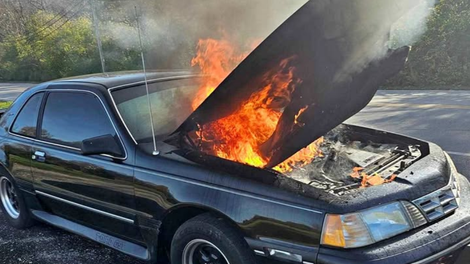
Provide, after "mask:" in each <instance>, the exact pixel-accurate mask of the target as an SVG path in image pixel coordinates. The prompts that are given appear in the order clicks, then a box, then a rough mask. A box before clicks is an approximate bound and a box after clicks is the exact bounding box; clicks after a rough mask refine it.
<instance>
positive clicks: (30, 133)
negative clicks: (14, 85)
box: [11, 93, 44, 137]
mask: <svg viewBox="0 0 470 264" xmlns="http://www.w3.org/2000/svg"><path fill="white" fill-rule="evenodd" d="M43 97H44V93H38V94H35V95H33V96H32V97H31V98H29V100H28V102H26V104H25V106H24V107H23V109H21V111H20V113H19V114H18V117H17V118H16V120H15V123H14V124H13V127H12V128H11V132H13V133H15V134H18V135H22V136H27V137H35V136H36V124H37V121H38V115H39V108H41V102H42V98H43Z"/></svg>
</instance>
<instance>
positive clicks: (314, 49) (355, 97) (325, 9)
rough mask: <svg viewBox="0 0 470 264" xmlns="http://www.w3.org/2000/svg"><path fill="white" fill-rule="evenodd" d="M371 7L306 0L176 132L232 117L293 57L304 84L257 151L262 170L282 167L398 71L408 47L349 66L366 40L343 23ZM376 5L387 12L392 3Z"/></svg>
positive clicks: (364, 102) (355, 0)
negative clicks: (360, 9) (265, 78)
mask: <svg viewBox="0 0 470 264" xmlns="http://www.w3.org/2000/svg"><path fill="white" fill-rule="evenodd" d="M370 1H371V0H350V1H328V0H316V1H309V2H307V3H306V4H305V5H304V6H303V7H302V8H300V9H299V10H298V11H297V12H296V13H295V14H294V15H292V16H291V17H290V18H289V19H288V20H286V21H285V22H284V23H283V24H282V25H281V26H280V27H279V28H278V29H277V30H275V31H274V32H273V33H272V34H271V35H270V36H269V37H268V38H267V39H266V40H265V41H264V42H263V43H262V44H261V45H260V46H259V47H258V48H256V49H255V50H254V51H253V52H252V53H251V54H250V55H249V56H248V57H247V58H246V59H245V60H244V61H243V62H242V63H241V64H240V65H239V66H238V67H237V68H236V69H235V70H234V71H233V72H232V73H231V74H230V75H229V76H228V77H227V78H226V79H225V80H224V81H223V82H222V83H221V84H220V85H219V87H218V88H217V89H216V90H215V92H214V93H212V95H211V96H209V97H208V98H207V99H206V100H205V101H204V102H203V103H202V104H201V105H200V106H199V108H198V109H196V111H194V112H193V113H192V115H191V116H190V117H189V118H188V119H187V120H186V121H185V122H184V123H183V124H182V125H181V126H180V128H178V130H177V131H179V132H182V131H183V132H184V131H186V132H189V131H193V130H197V129H198V126H202V125H204V124H206V123H209V122H211V121H214V120H217V119H219V118H222V117H225V116H227V115H230V114H231V113H233V112H234V111H235V110H236V109H237V108H238V107H239V106H240V104H241V102H244V101H246V100H248V99H249V98H250V96H251V95H252V94H254V93H256V92H259V91H260V90H261V89H262V88H263V83H262V82H263V76H264V75H265V74H266V72H267V71H268V70H269V69H273V68H275V67H276V66H278V65H279V63H280V62H281V61H282V60H284V59H286V58H293V59H292V64H293V65H294V66H295V68H296V71H295V75H296V77H297V78H298V79H300V80H301V83H300V84H298V85H297V87H296V89H295V91H294V92H293V93H292V97H291V100H290V103H289V104H288V105H287V106H286V107H285V108H284V110H283V113H282V116H281V119H280V121H279V123H278V125H277V128H276V131H275V132H274V133H273V135H272V136H271V138H270V139H269V140H268V141H267V142H265V143H264V144H262V145H261V146H260V149H261V151H262V153H263V154H264V155H265V156H266V157H268V158H269V163H268V164H267V165H266V167H274V166H275V165H277V164H279V163H281V162H282V161H284V160H285V159H287V158H289V157H290V156H292V155H293V154H295V153H296V152H297V151H299V150H300V149H302V148H304V147H306V146H307V145H308V144H310V143H311V142H313V141H314V140H316V139H318V138H319V137H321V136H323V135H324V134H326V133H327V132H328V131H330V130H331V129H333V128H334V127H336V126H338V125H339V124H341V123H342V122H343V121H345V120H346V119H348V118H349V117H351V116H352V115H354V114H356V113H357V112H359V111H360V110H361V109H362V108H364V107H365V106H366V105H367V104H368V103H369V102H370V101H371V99H372V97H373V96H374V94H375V93H376V91H377V89H378V88H379V86H380V85H381V84H383V82H385V81H386V80H387V79H388V78H390V77H392V76H393V75H395V74H396V73H398V72H399V71H400V70H401V69H402V68H403V66H404V63H405V61H406V58H407V56H408V53H409V48H408V47H404V48H401V49H398V50H394V51H392V50H388V51H386V50H385V51H384V53H386V54H384V56H381V57H382V58H381V59H375V60H372V62H368V63H366V64H364V65H361V66H360V69H357V70H355V69H351V68H348V65H351V56H352V55H351V53H352V51H356V50H360V49H364V47H357V45H362V44H363V42H361V41H357V40H356V39H354V38H356V37H355V34H352V33H351V32H350V31H351V29H350V28H349V27H348V26H347V25H343V24H347V23H346V22H347V21H348V20H350V19H353V20H354V19H355V18H354V17H348V16H354V15H355V14H354V12H351V14H350V13H349V10H350V9H351V8H352V6H354V5H356V4H364V3H365V2H370ZM380 2H381V3H382V2H383V3H384V6H385V8H386V4H385V3H386V2H389V1H388V0H387V1H380ZM392 2H393V1H392ZM356 15H357V14H356ZM335 16H336V17H340V19H339V20H338V21H339V22H341V23H339V22H338V21H336V24H335V23H334V21H333V22H332V18H331V17H335ZM383 38H384V39H383V43H384V44H385V43H387V40H388V38H389V36H388V35H386V34H385V35H384V36H383ZM374 44H375V45H377V43H374ZM355 45H356V46H355ZM378 45H380V43H379V44H378ZM374 47H375V46H374ZM371 48H372V47H371ZM356 55H357V54H356ZM354 67H356V66H354ZM345 72H346V73H345ZM307 106H308V107H307ZM305 107H307V108H306V110H305V111H304V112H303V113H302V115H301V116H300V117H299V120H300V121H301V122H302V123H303V126H295V125H294V120H295V115H297V114H298V113H299V111H300V110H301V109H304V108H305ZM247 129H249V128H247Z"/></svg>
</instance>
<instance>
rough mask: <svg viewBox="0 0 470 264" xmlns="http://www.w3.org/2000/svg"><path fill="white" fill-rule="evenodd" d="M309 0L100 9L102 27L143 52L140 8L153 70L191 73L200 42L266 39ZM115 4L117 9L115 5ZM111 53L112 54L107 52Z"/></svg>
mask: <svg viewBox="0 0 470 264" xmlns="http://www.w3.org/2000/svg"><path fill="white" fill-rule="evenodd" d="M305 2H306V0H258V1H252V0H237V1H234V0H201V1H187V0H146V1H125V2H113V1H110V2H109V3H105V2H101V4H99V5H96V8H97V9H98V12H97V13H98V14H99V19H100V28H101V30H102V32H103V35H104V36H108V37H110V38H112V39H113V40H114V41H115V43H116V44H117V45H119V46H120V47H122V48H124V49H139V40H138V35H137V30H136V15H135V7H137V13H138V14H137V17H138V19H139V21H140V24H141V27H142V32H143V34H142V35H143V40H144V48H145V51H146V57H147V61H148V64H149V65H148V66H149V68H159V69H162V68H189V67H190V61H191V58H192V57H193V56H194V55H195V49H196V46H197V42H198V40H199V39H206V38H215V39H219V38H222V37H224V38H227V37H228V38H229V39H228V40H229V41H230V42H231V43H234V45H238V46H243V47H244V46H246V45H247V44H249V43H251V42H253V40H256V39H258V40H262V39H264V38H266V37H267V36H268V35H269V34H270V33H271V32H272V31H274V30H275V29H276V28H277V27H278V26H279V25H281V24H282V22H284V21H285V20H286V19H287V18H288V17H289V16H290V15H292V14H293V13H294V12H295V11H296V10H297V9H299V8H300V7H301V6H302V5H303V4H304V3H305ZM110 3H111V4H110ZM105 52H106V51H105Z"/></svg>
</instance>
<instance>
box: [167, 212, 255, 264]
mask: <svg viewBox="0 0 470 264" xmlns="http://www.w3.org/2000/svg"><path fill="white" fill-rule="evenodd" d="M171 263H172V264H255V263H256V261H255V257H254V254H253V252H252V251H251V250H250V248H249V247H248V244H247V243H246V241H245V240H244V238H243V237H242V236H241V234H240V233H239V232H238V231H237V230H236V229H235V228H234V227H232V226H230V225H229V224H228V223H227V222H225V221H224V220H223V219H221V218H218V217H216V216H214V215H212V214H203V215H200V216H197V217H195V218H193V219H191V220H189V221H188V222H186V223H184V224H183V225H182V226H181V227H180V228H179V229H178V230H177V231H176V234H175V236H174V238H173V241H172V243H171Z"/></svg>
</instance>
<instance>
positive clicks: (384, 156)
mask: <svg viewBox="0 0 470 264" xmlns="http://www.w3.org/2000/svg"><path fill="white" fill-rule="evenodd" d="M319 150H320V152H321V153H322V154H321V155H320V156H318V157H316V158H315V159H314V160H313V161H312V162H311V163H310V164H308V165H306V166H303V167H298V168H295V169H293V170H292V171H290V172H288V173H286V176H288V177H290V178H292V179H295V180H297V181H300V182H302V183H305V184H308V185H311V186H314V187H315V188H319V189H322V190H326V191H328V192H330V193H333V194H338V195H341V194H343V193H345V192H348V191H350V190H352V189H357V188H366V187H369V186H377V185H382V184H384V183H388V182H391V181H394V180H395V179H396V178H397V176H398V175H399V174H400V173H401V172H403V171H404V170H405V169H406V168H408V167H409V166H410V165H411V164H413V163H414V162H415V161H417V160H418V159H420V158H421V157H422V156H423V155H422V153H421V150H420V146H419V145H411V144H403V143H385V142H374V141H372V139H371V138H369V139H368V138H367V136H364V135H363V136H361V137H357V134H355V132H353V131H351V129H350V128H348V127H347V126H345V125H341V126H339V127H337V128H335V129H333V130H332V131H330V132H328V133H327V134H326V135H325V137H324V140H323V142H322V143H321V144H320V145H319Z"/></svg>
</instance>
